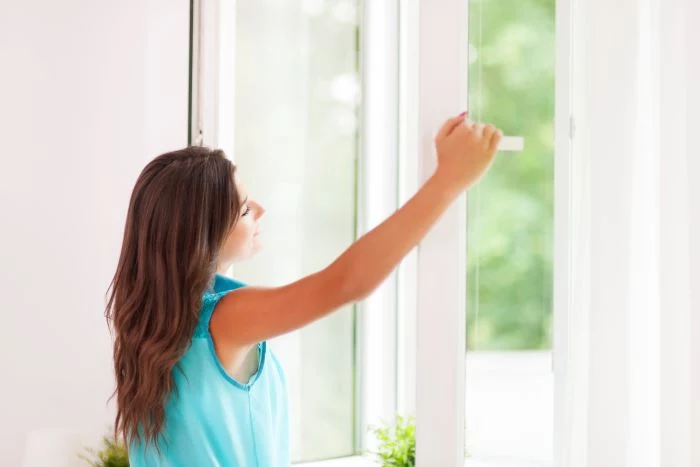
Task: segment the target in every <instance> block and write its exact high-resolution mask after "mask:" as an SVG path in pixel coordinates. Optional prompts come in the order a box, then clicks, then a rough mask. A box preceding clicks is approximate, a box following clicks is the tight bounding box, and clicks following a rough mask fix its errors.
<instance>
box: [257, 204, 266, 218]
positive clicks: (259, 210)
mask: <svg viewBox="0 0 700 467" xmlns="http://www.w3.org/2000/svg"><path fill="white" fill-rule="evenodd" d="M263 214H265V208H264V207H262V206H261V205H260V204H258V203H255V218H256V219H260V218H261V217H262V216H263Z"/></svg>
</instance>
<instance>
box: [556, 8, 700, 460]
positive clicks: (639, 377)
mask: <svg viewBox="0 0 700 467" xmlns="http://www.w3.org/2000/svg"><path fill="white" fill-rule="evenodd" d="M573 3H574V4H573V12H574V13H573V23H574V30H573V38H574V39H573V53H572V56H573V73H572V75H573V83H572V89H573V101H572V108H573V115H574V121H575V134H574V138H573V149H572V154H571V170H570V174H569V175H570V177H569V185H570V200H569V209H570V214H571V221H570V225H569V228H570V232H571V235H570V237H569V245H568V246H569V257H570V269H569V271H568V275H569V278H570V282H569V284H570V285H569V286H570V290H571V293H570V297H569V306H568V313H569V319H568V336H567V339H566V341H567V343H568V345H567V355H566V361H567V372H566V373H567V377H566V384H565V386H566V390H565V398H566V410H565V417H564V420H565V422H564V424H563V426H564V427H565V433H564V434H563V436H562V441H563V443H562V444H563V446H562V449H561V450H560V451H559V459H557V462H556V465H557V467H559V466H566V467H700V247H698V246H697V244H698V243H699V242H700V150H699V149H698V147H697V146H696V141H697V140H698V139H700V118H699V117H698V115H699V114H700V92H699V91H698V88H699V87H700V33H699V32H698V31H700V24H697V23H698V21H699V20H700V2H699V1H698V0H573Z"/></svg>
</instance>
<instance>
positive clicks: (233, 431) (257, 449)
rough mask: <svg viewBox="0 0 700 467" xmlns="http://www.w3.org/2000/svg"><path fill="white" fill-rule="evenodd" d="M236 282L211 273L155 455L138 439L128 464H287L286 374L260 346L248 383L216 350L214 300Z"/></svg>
mask: <svg viewBox="0 0 700 467" xmlns="http://www.w3.org/2000/svg"><path fill="white" fill-rule="evenodd" d="M239 287H243V284H241V283H240V282H237V281H234V280H231V279H229V278H226V277H224V276H220V275H217V276H216V278H215V282H214V285H213V288H212V289H211V290H209V291H207V292H206V293H205V294H204V297H203V298H202V308H201V311H200V318H199V323H198V324H197V328H196V330H195V332H194V336H193V338H192V344H191V346H190V348H189V349H188V350H187V351H186V352H185V354H184V355H183V356H182V358H181V359H180V362H179V364H178V367H176V369H175V370H173V377H174V380H175V387H176V391H175V392H174V393H173V395H172V397H171V398H170V400H169V401H168V403H167V405H166V409H165V426H164V430H163V435H164V437H163V439H162V440H161V441H160V442H159V446H160V454H159V453H158V451H157V450H156V449H155V448H154V447H153V446H152V445H149V446H146V445H144V444H143V443H139V442H137V441H136V440H134V441H132V442H131V444H130V446H129V463H130V466H131V467H209V466H217V467H287V466H289V465H290V453H289V418H288V417H289V416H288V401H287V388H286V381H285V377H284V373H283V372H282V367H281V366H280V363H279V361H278V360H277V358H276V357H275V356H274V355H273V354H272V352H271V351H270V350H269V349H268V348H267V343H266V342H262V343H260V344H259V345H258V352H259V358H258V371H257V372H256V373H255V375H254V376H253V377H251V379H250V381H249V382H248V383H247V384H242V383H239V382H238V381H236V380H234V379H233V378H231V376H229V375H228V373H227V372H226V370H224V368H223V367H222V366H221V363H220V362H219V359H218V358H217V356H216V352H215V351H214V341H213V340H212V337H211V333H210V332H209V321H210V319H211V316H212V314H213V312H214V307H215V306H216V304H217V303H218V302H219V300H220V299H221V298H222V297H223V296H224V295H226V293H228V292H230V291H231V290H235V289H237V288H239Z"/></svg>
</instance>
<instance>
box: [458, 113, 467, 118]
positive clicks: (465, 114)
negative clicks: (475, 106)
mask: <svg viewBox="0 0 700 467" xmlns="http://www.w3.org/2000/svg"><path fill="white" fill-rule="evenodd" d="M467 114H469V112H462V113H461V114H459V116H460V117H466V116H467Z"/></svg>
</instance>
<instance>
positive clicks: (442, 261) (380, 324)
mask: <svg viewBox="0 0 700 467" xmlns="http://www.w3.org/2000/svg"><path fill="white" fill-rule="evenodd" d="M360 4H361V6H362V7H363V8H364V12H363V15H362V21H363V24H362V34H363V36H362V43H363V47H362V66H361V73H362V78H363V97H364V98H363V102H364V106H363V110H362V134H363V138H362V142H361V155H360V174H361V183H360V196H359V209H360V216H359V220H360V222H359V226H358V234H362V233H364V232H366V231H367V230H369V229H370V228H371V227H373V226H374V225H376V224H377V223H379V222H380V221H381V220H383V219H384V218H385V217H386V216H387V215H389V214H390V213H391V212H393V210H394V209H395V208H396V207H397V206H398V205H400V204H403V203H404V202H405V201H407V200H408V199H409V198H410V197H411V196H412V195H413V194H414V193H415V191H416V190H417V189H418V188H419V186H420V184H421V183H422V182H423V181H424V180H426V179H427V177H429V176H430V174H431V173H432V171H433V170H434V167H435V157H434V147H433V137H434V133H435V131H436V129H437V128H438V127H439V126H440V124H441V123H442V121H443V120H444V119H445V117H446V116H448V115H454V114H456V113H459V112H460V111H462V110H465V109H467V104H468V102H467V90H468V21H467V18H468V7H469V2H468V0H430V1H428V0H413V1H405V2H399V0H385V1H371V2H370V1H363V2H360ZM399 5H400V6H399ZM193 13H194V17H193V29H194V33H193V38H194V40H193V42H194V43H193V74H192V90H193V92H192V99H193V103H192V115H191V117H192V118H191V130H190V131H191V135H192V143H193V144H206V145H209V146H213V147H220V148H222V149H224V150H225V151H226V153H227V154H229V155H230V156H233V155H234V151H233V148H234V135H233V134H232V132H221V131H219V129H220V128H233V127H234V122H235V114H234V111H235V105H234V104H235V103H234V96H233V91H232V90H233V86H230V83H233V82H234V79H235V3H234V2H228V1H224V0H193ZM556 15H557V18H556V23H557V26H556V38H557V47H556V50H557V52H556V54H557V58H556V60H557V65H556V116H555V129H556V144H555V164H556V168H555V178H556V180H555V254H554V262H555V264H554V270H555V274H554V320H555V325H554V336H553V342H554V348H555V352H554V359H553V366H554V373H555V400H554V404H555V421H554V423H555V425H554V427H555V430H554V432H555V442H554V446H555V453H554V455H555V457H554V459H555V465H559V464H557V463H556V460H557V459H560V454H561V453H560V452H559V451H558V447H559V446H561V445H562V443H561V440H560V439H559V438H558V436H559V433H561V432H562V431H563V430H562V427H563V424H564V423H565V413H564V400H565V399H564V395H565V388H566V352H567V334H568V327H567V326H568V319H567V316H568V307H569V306H568V301H569V277H570V274H569V272H568V271H569V244H568V239H569V232H570V226H569V216H568V213H569V199H570V197H569V157H568V156H569V150H570V138H571V137H572V135H571V130H572V128H573V124H572V120H571V118H570V115H571V105H570V99H569V97H570V83H569V80H570V76H571V75H570V56H571V54H570V44H571V40H570V38H571V15H572V11H571V6H570V0H557V4H556ZM460 18H462V20H460ZM368 43H371V44H372V46H371V47H368V46H367V45H366V44H368ZM416 50H418V53H415V51H416ZM224 82H225V83H227V84H228V85H227V86H220V84H221V83H224ZM397 109H400V114H399V113H398V110H397ZM521 145H522V141H521V140H518V139H517V138H512V139H507V140H506V141H505V142H504V144H503V148H502V149H504V150H517V149H518V148H519V147H521ZM436 271H439V274H436ZM465 300H466V197H465V196H462V197H461V199H460V200H459V201H458V202H457V203H455V205H454V206H453V207H452V208H451V209H450V210H449V211H448V212H447V213H446V214H445V215H444V216H443V218H442V219H441V220H440V222H439V224H438V225H437V226H436V227H435V228H434V229H433V230H432V232H431V233H430V234H429V235H428V237H427V238H426V239H425V241H424V242H422V244H421V245H420V247H419V248H418V249H417V250H416V251H414V252H412V253H411V254H410V255H409V256H408V257H407V258H406V259H405V260H404V261H403V263H402V265H401V267H400V268H399V270H398V273H397V274H396V275H394V276H392V278H391V279H389V280H388V281H387V282H386V283H385V284H384V285H382V287H380V289H379V290H378V291H377V292H376V293H375V294H374V295H373V296H372V297H370V298H369V299H368V300H367V301H365V302H364V303H363V304H361V305H360V309H361V312H360V313H359V314H358V317H359V319H358V349H357V352H358V354H357V358H358V362H359V365H358V367H359V368H360V374H359V375H357V376H358V377H357V381H358V387H357V394H358V395H359V400H358V401H357V402H358V404H357V406H358V411H359V412H358V413H357V414H356V415H357V417H358V420H359V423H358V424H357V425H358V430H360V432H359V433H356V435H357V436H356V438H357V439H358V440H359V445H358V446H356V448H357V450H358V452H362V451H364V450H365V449H366V448H368V447H369V448H372V447H373V446H372V442H371V439H370V438H369V437H368V436H367V425H368V424H373V423H376V421H377V420H379V419H390V418H391V417H392V416H393V415H394V414H395V413H396V412H398V413H402V414H415V415H416V424H417V432H416V437H417V465H419V466H431V465H440V466H444V467H456V466H460V467H462V466H463V465H464V462H465V459H464V439H465V436H464V428H465V425H464V422H465V378H464V375H465V352H464V349H465V342H466V333H465V332H464V330H465V328H466V315H465V313H464V310H465ZM387 309H388V310H397V309H398V310H400V312H398V313H397V312H391V311H390V312H387V311H386V310H387ZM377 355H380V356H381V358H376V356H377ZM387 375H389V377H388V378H387ZM370 383H371V384H370ZM436 388H437V389H436ZM436 394H439V397H436ZM297 465H304V466H310V467H311V466H315V467H356V466H369V465H373V464H372V463H371V461H370V460H369V459H368V458H367V457H366V456H354V457H347V458H340V459H335V460H328V461H321V462H312V463H308V464H297Z"/></svg>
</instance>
